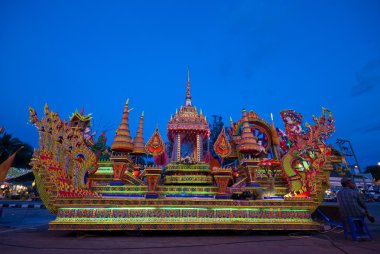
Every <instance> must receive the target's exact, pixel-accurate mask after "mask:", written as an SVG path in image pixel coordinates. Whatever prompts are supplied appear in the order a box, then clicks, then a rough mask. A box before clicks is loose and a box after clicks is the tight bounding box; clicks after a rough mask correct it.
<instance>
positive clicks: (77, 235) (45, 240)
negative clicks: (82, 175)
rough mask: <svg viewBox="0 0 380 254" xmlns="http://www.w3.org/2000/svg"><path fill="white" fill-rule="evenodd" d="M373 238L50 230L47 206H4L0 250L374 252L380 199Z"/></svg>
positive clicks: (379, 247)
mask: <svg viewBox="0 0 380 254" xmlns="http://www.w3.org/2000/svg"><path fill="white" fill-rule="evenodd" d="M369 209H370V210H371V212H372V213H373V214H374V215H375V217H376V223H375V224H370V223H368V226H369V227H370V230H371V233H372V234H373V237H374V241H363V242H352V241H351V240H345V239H344V237H343V233H342V232H340V231H341V229H335V230H331V231H330V232H326V233H318V232H285V231H282V232H231V231H228V232H210V231H208V232H205V231H202V232H199V231H197V232H143V233H141V232H54V231H48V230H47V223H48V221H50V220H52V219H53V218H54V216H53V215H50V214H49V213H48V211H47V210H46V209H27V208H4V215H3V218H1V221H0V224H1V226H0V250H1V253H21V252H26V253H28V254H29V253H55V254H56V253H91V254H93V253H115V252H118V253H127V252H128V253H132V254H133V253H156V254H157V253H158V254H159V253H166V254H167V253H173V252H176V253H191V254H194V253H195V252H197V253H218V254H220V253H260V252H265V253H268V254H269V253H281V254H287V253H307V254H314V253H316V254H317V253H318V254H324V253H352V254H357V253H360V254H363V253H378V252H379V251H380V203H372V204H369Z"/></svg>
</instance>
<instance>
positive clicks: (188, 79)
mask: <svg viewBox="0 0 380 254" xmlns="http://www.w3.org/2000/svg"><path fill="white" fill-rule="evenodd" d="M185 106H190V107H191V106H192V102H191V93H190V67H189V66H187V84H186V98H185Z"/></svg>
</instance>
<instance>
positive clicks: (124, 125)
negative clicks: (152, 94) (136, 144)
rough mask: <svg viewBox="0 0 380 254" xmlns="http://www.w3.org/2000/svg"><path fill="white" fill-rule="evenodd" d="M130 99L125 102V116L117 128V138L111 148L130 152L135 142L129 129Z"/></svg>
mask: <svg viewBox="0 0 380 254" xmlns="http://www.w3.org/2000/svg"><path fill="white" fill-rule="evenodd" d="M128 103H129V99H127V101H126V102H125V106H124V111H123V117H122V120H121V123H120V125H119V127H118V128H117V130H116V135H115V139H114V141H113V143H112V146H111V149H112V150H113V151H116V152H124V153H129V152H131V151H133V143H132V139H131V134H130V131H129V121H128V117H129V111H130V110H129V109H128Z"/></svg>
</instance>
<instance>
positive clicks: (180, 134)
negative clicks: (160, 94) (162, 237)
mask: <svg viewBox="0 0 380 254" xmlns="http://www.w3.org/2000/svg"><path fill="white" fill-rule="evenodd" d="M29 112H30V121H31V123H33V124H34V125H35V126H36V127H37V130H38V133H39V149H36V150H35V152H34V155H33V160H32V166H33V173H34V175H35V178H36V182H37V187H38V191H39V193H40V196H41V198H42V200H43V202H44V204H45V206H46V207H47V208H48V209H49V211H51V212H52V213H53V214H55V215H56V219H55V220H53V221H51V222H50V224H49V229H51V230H199V229H214V230H230V229H232V230H284V229H285V230H318V229H319V228H320V225H319V223H318V222H315V221H313V220H312V218H311V213H312V212H314V210H315V209H316V208H317V206H318V205H319V204H320V203H321V202H322V199H323V195H324V190H325V189H326V188H328V186H327V185H328V184H327V183H328V177H329V172H330V171H331V170H332V168H333V167H332V164H333V163H337V162H339V161H341V158H340V157H339V156H336V155H334V156H333V155H331V149H330V147H328V146H327V145H326V143H325V140H326V139H327V138H328V137H330V136H331V134H332V133H333V132H334V130H335V129H334V128H335V127H334V118H333V116H332V113H331V112H330V111H329V110H327V109H325V108H323V109H322V115H321V116H320V117H313V119H314V123H312V124H308V123H306V124H305V126H306V128H305V129H303V128H302V121H303V118H302V115H300V114H299V113H297V112H295V111H293V110H284V111H281V112H280V114H281V118H282V120H283V121H284V123H285V130H284V131H282V130H280V129H278V128H276V127H275V124H274V119H273V116H271V123H269V122H267V121H266V120H265V119H264V118H262V117H260V116H259V115H258V114H257V113H256V112H254V111H252V110H251V111H247V110H243V112H242V117H241V119H239V120H238V121H237V122H234V121H233V120H232V118H231V119H230V124H229V127H225V126H223V128H221V130H220V133H216V135H214V136H215V137H216V136H217V138H215V140H211V139H210V134H211V133H210V127H209V123H208V122H207V119H206V116H205V115H204V114H203V112H202V110H200V111H198V110H197V108H196V107H195V106H194V105H193V101H192V96H191V84H190V73H189V71H188V75H187V83H186V93H185V100H184V104H183V105H182V106H180V108H179V110H177V111H176V113H175V114H174V115H173V116H172V117H171V118H170V120H169V122H168V125H167V139H168V142H167V143H165V141H164V139H163V137H162V136H161V134H160V131H159V129H158V127H157V128H156V129H155V131H154V132H153V134H152V135H151V136H150V137H149V138H148V140H147V141H146V143H145V142H144V137H143V128H144V126H143V125H144V113H142V114H141V116H140V121H139V123H138V128H137V132H136V135H135V136H134V138H132V137H131V134H130V129H129V124H130V123H129V113H131V110H130V109H129V101H128V100H127V101H126V103H125V105H124V109H123V113H122V120H121V123H120V125H119V126H118V128H117V130H116V134H115V137H114V140H113V141H112V145H111V147H110V148H108V147H107V146H106V137H105V134H104V133H102V134H101V135H100V136H99V138H98V141H97V142H95V141H94V140H93V137H94V135H95V133H91V124H90V122H91V119H92V116H91V115H85V114H84V111H82V112H81V113H79V112H78V111H75V113H74V114H73V115H72V117H71V118H70V121H65V120H61V119H60V117H59V116H58V114H57V113H56V112H54V111H51V110H50V109H49V107H48V106H47V105H46V106H45V108H44V114H43V116H42V118H39V117H38V116H37V112H36V111H35V110H34V109H33V108H29ZM131 124H135V123H131ZM136 124H137V123H136ZM210 142H213V143H212V144H210ZM211 148H212V150H213V151H214V152H215V154H216V155H214V156H212V155H211V154H212V153H211V151H210V150H211ZM149 156H150V158H149ZM144 160H145V162H144Z"/></svg>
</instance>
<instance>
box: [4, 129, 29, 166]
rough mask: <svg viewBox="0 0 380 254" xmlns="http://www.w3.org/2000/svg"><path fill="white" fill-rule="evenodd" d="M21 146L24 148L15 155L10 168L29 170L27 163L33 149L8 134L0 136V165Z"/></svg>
mask: <svg viewBox="0 0 380 254" xmlns="http://www.w3.org/2000/svg"><path fill="white" fill-rule="evenodd" d="M21 146H24V148H23V149H21V150H20V151H19V152H18V153H17V155H16V157H15V160H14V161H13V164H12V166H14V167H18V168H30V165H29V163H30V160H31V158H32V156H33V147H32V146H31V145H29V144H27V143H24V142H22V141H21V140H20V139H19V138H15V137H12V135H11V134H8V133H4V134H2V135H1V136H0V163H1V162H3V161H5V160H6V159H7V158H8V157H9V156H11V155H12V154H13V153H14V152H15V151H16V150H17V149H19V148H20V147H21Z"/></svg>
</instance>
